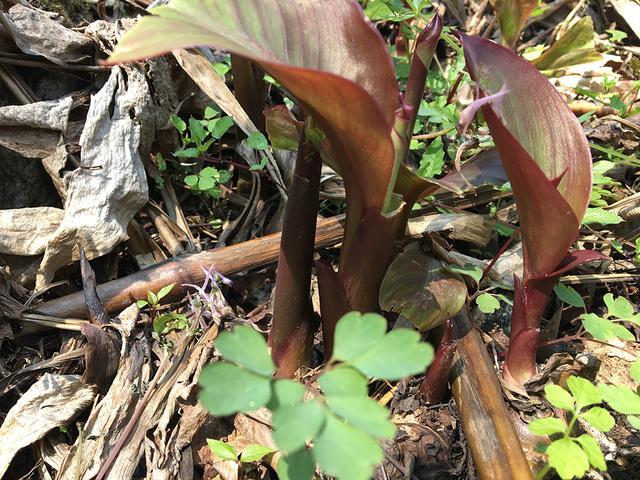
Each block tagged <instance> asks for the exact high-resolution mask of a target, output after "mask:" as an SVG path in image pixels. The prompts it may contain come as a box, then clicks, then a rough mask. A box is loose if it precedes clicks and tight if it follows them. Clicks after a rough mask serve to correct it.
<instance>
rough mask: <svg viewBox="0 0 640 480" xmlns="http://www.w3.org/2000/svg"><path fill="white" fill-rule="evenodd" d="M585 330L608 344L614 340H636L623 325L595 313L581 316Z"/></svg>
mask: <svg viewBox="0 0 640 480" xmlns="http://www.w3.org/2000/svg"><path fill="white" fill-rule="evenodd" d="M580 318H581V319H582V325H583V326H584V329H585V330H586V331H587V332H589V333H590V334H591V335H592V336H593V338H595V339H596V340H601V341H603V342H606V341H608V340H611V339H612V338H621V339H623V340H628V341H631V342H632V341H634V340H635V339H636V338H635V337H634V336H633V333H631V332H630V331H629V330H627V329H626V328H625V327H623V326H622V325H620V324H618V323H615V322H612V321H611V320H607V319H606V318H602V317H599V316H597V315H596V314H595V313H583V314H582V315H580Z"/></svg>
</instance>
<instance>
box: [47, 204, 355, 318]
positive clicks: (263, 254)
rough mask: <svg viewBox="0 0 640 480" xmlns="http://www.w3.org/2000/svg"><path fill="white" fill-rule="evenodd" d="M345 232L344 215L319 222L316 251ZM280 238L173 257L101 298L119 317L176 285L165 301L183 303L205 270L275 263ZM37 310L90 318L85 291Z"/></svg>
mask: <svg viewBox="0 0 640 480" xmlns="http://www.w3.org/2000/svg"><path fill="white" fill-rule="evenodd" d="M343 232H344V218H343V217H342V216H340V217H333V218H329V219H325V220H320V221H318V224H317V229H316V235H315V248H316V249H321V248H325V247H330V246H333V245H336V244H337V243H339V242H340V241H341V240H342V235H343ZM280 238H281V234H280V233H274V234H272V235H266V236H264V237H261V238H257V239H255V240H250V241H248V242H243V243H239V244H237V245H231V246H229V247H224V248H220V249H216V250H207V251H204V252H200V253H195V254H190V255H185V256H184V257H178V258H173V259H171V260H168V261H165V262H162V263H159V264H157V265H154V266H152V267H149V268H147V269H145V270H141V271H139V272H136V273H134V274H132V275H129V276H127V277H123V278H119V279H117V280H113V281H111V282H107V283H103V284H102V285H98V287H97V292H98V296H99V297H100V300H101V301H102V304H103V305H104V308H105V309H106V310H107V312H109V313H116V314H117V313H120V312H121V311H122V310H124V309H125V308H127V307H128V306H129V305H131V303H132V302H134V301H136V300H141V299H145V298H146V297H147V292H148V291H152V292H157V291H158V290H160V289H161V288H162V287H164V286H166V285H169V284H170V283H174V284H175V286H174V287H173V289H172V290H171V292H170V293H169V295H167V296H166V297H165V298H164V299H163V300H164V301H166V302H170V301H174V300H180V299H182V297H183V296H184V294H185V292H186V291H187V287H185V286H184V284H187V283H191V284H199V283H202V282H203V281H204V278H205V272H204V270H203V267H205V268H208V267H210V266H211V265H214V266H215V267H216V269H217V270H218V272H220V273H221V274H223V275H231V274H234V273H238V272H242V271H244V270H248V269H251V268H256V267H262V266H264V265H266V264H269V263H272V262H275V261H276V260H277V258H278V252H279V251H280ZM35 310H36V311H37V312H38V313H41V314H44V315H50V316H54V317H60V318H86V315H87V310H86V307H85V304H84V294H83V293H82V292H76V293H72V294H70V295H65V296H64V297H60V298H56V299H55V300H50V301H48V302H44V303H42V304H40V305H37V306H36V307H35Z"/></svg>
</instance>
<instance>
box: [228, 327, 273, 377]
mask: <svg viewBox="0 0 640 480" xmlns="http://www.w3.org/2000/svg"><path fill="white" fill-rule="evenodd" d="M216 348H217V349H218V350H219V351H220V353H222V356H223V357H224V358H225V360H230V361H232V362H235V363H237V364H239V365H241V366H243V367H245V368H247V369H248V370H251V371H252V372H255V373H257V374H259V375H266V376H271V375H273V372H274V370H275V366H274V364H273V360H271V355H269V351H268V350H267V342H266V341H265V339H264V338H263V337H262V335H260V334H259V333H258V332H256V331H255V330H254V329H253V328H251V327H249V326H246V325H239V326H237V327H235V328H234V329H233V331H231V332H222V333H221V334H220V335H219V336H218V339H217V340H216Z"/></svg>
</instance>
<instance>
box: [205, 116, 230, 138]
mask: <svg viewBox="0 0 640 480" xmlns="http://www.w3.org/2000/svg"><path fill="white" fill-rule="evenodd" d="M231 127H233V118H231V117H221V118H216V119H214V120H211V121H209V124H208V125H207V129H208V130H209V132H211V135H213V138H216V139H218V138H222V136H223V135H224V134H225V133H227V130H229V129H230V128H231Z"/></svg>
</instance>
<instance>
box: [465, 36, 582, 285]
mask: <svg viewBox="0 0 640 480" xmlns="http://www.w3.org/2000/svg"><path fill="white" fill-rule="evenodd" d="M461 38H462V43H463V47H464V53H465V59H466V62H467V67H468V69H469V72H470V74H471V76H472V78H473V79H474V80H476V81H477V82H478V85H479V87H480V90H481V93H482V95H483V96H488V95H493V94H496V93H498V92H500V91H506V92H507V93H506V95H504V97H503V98H502V99H501V101H500V103H499V106H498V104H496V105H495V106H494V105H491V104H485V105H483V106H482V112H483V113H484V116H485V118H486V120H487V123H488V125H489V129H490V130H491V134H492V136H493V139H494V141H495V144H496V147H497V149H498V151H499V153H500V157H501V159H502V161H503V165H504V168H505V170H506V172H507V175H508V177H509V180H510V182H511V187H512V189H513V193H514V196H515V199H516V204H517V207H518V214H519V216H520V230H521V236H522V240H523V244H524V248H525V259H526V260H525V262H526V263H527V265H525V270H526V271H527V270H528V271H529V273H530V274H531V275H532V276H538V275H545V274H549V273H552V272H554V270H555V269H556V267H557V266H558V265H559V264H560V262H561V260H562V259H563V258H564V257H565V255H566V253H567V251H568V250H569V248H570V247H571V245H572V244H573V242H574V241H575V239H576V236H577V233H578V228H579V225H580V220H581V219H582V217H583V216H584V213H585V211H586V208H587V204H588V202H589V198H590V192H591V153H590V150H589V145H588V143H587V140H586V137H585V135H584V132H583V130H582V127H581V125H580V123H579V122H578V120H577V119H576V117H575V115H574V114H573V112H571V110H570V109H569V107H568V106H567V105H566V103H565V102H564V100H563V99H562V97H561V96H560V94H559V93H558V92H557V91H556V89H555V88H554V87H553V86H552V85H551V84H550V83H549V81H548V80H547V79H546V78H545V77H544V76H543V75H542V74H541V73H540V72H539V71H538V70H537V69H536V68H535V67H534V66H533V65H531V64H530V63H529V62H527V61H526V60H524V59H522V58H520V57H519V56H518V55H516V54H515V53H514V52H512V51H511V50H509V49H507V48H505V47H502V46H500V45H497V44H496V43H494V42H491V41H489V40H484V39H481V38H477V37H470V36H467V35H461ZM556 183H557V187H556V185H555V184H556Z"/></svg>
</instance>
